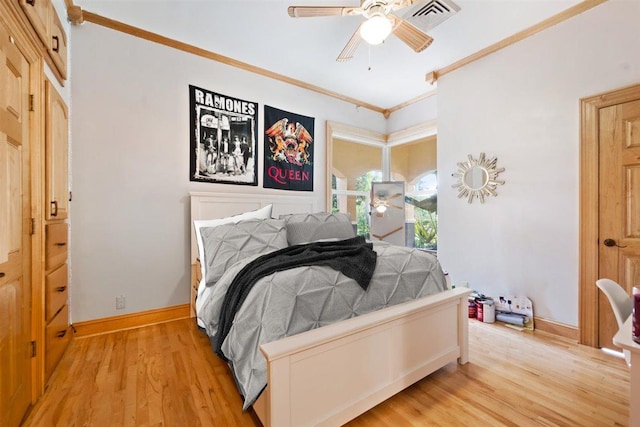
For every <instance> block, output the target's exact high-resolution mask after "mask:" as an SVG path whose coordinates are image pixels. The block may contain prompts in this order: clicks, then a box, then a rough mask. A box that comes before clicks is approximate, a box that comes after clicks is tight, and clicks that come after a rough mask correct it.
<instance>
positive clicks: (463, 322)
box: [253, 288, 471, 427]
mask: <svg viewBox="0 0 640 427" xmlns="http://www.w3.org/2000/svg"><path fill="white" fill-rule="evenodd" d="M470 292H471V291H470V290H469V289H465V288H458V289H453V290H450V291H446V292H443V293H440V294H437V295H432V296H429V297H426V298H422V299H420V300H417V301H412V302H408V303H405V304H400V305H396V306H393V307H389V308H387V309H384V310H380V311H377V312H374V313H369V314H366V315H362V316H359V317H355V318H353V319H349V320H346V321H343V322H339V323H336V324H333V325H329V326H325V327H322V328H318V329H315V330H313V331H309V332H305V333H302V334H299V335H295V336H292V337H288V338H285V339H282V340H279V341H275V342H272V343H268V344H264V345H262V346H261V347H260V349H261V351H262V353H263V354H264V355H265V357H266V359H267V364H268V386H267V388H266V389H265V391H264V392H263V393H262V395H261V396H260V399H259V400H258V401H257V402H256V403H255V404H254V406H253V407H254V410H255V411H256V413H257V414H258V417H259V418H260V420H261V421H262V424H263V425H264V426H265V427H287V426H291V427H293V426H295V427H300V426H318V425H321V426H339V425H342V424H344V423H346V422H347V421H349V420H351V419H353V418H355V417H357V416H358V415H360V414H362V413H363V412H365V411H367V410H368V409H370V408H372V407H374V406H375V405H377V404H378V403H380V402H382V401H384V400H386V399H388V398H389V397H391V396H393V395H394V394H396V393H397V392H399V391H400V390H403V389H404V388H406V387H408V386H409V385H411V384H413V383H415V382H416V381H418V380H420V379H422V378H424V377H425V376H426V375H429V374H430V373H432V372H434V371H435V370H437V369H439V368H441V367H442V366H444V365H446V364H448V363H450V362H452V361H455V360H458V363H460V364H464V363H467V361H468V324H467V322H468V319H467V296H468V294H469V293H470Z"/></svg>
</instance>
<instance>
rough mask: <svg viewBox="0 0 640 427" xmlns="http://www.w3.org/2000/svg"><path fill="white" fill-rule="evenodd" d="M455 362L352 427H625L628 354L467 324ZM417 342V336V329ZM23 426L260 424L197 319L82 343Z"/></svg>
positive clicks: (71, 352) (69, 355) (62, 365)
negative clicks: (460, 360)
mask: <svg viewBox="0 0 640 427" xmlns="http://www.w3.org/2000/svg"><path fill="white" fill-rule="evenodd" d="M469 326H470V328H469V335H470V336H469V340H470V363H469V364H467V365H465V366H458V365H456V364H450V365H447V366H446V367H444V368H442V369H440V370H438V371H436V372H435V373H433V374H432V375H430V376H428V377H427V378H425V379H423V380H422V381H420V382H418V383H416V384H414V385H413V386H411V387H409V388H408V389H407V390H405V391H403V392H401V393H399V394H397V395H396V396H394V397H393V398H391V399H389V400H388V401H386V402H383V403H382V404H380V405H378V406H376V407H375V408H373V409H372V410H370V411H368V412H366V413H365V414H363V415H361V416H360V417H358V418H356V419H355V420H353V421H352V422H350V423H349V424H348V425H349V426H352V427H355V426H598V427H600V426H626V425H628V423H629V422H628V415H629V398H628V394H629V372H628V369H627V367H626V365H625V363H624V360H622V359H619V358H616V357H613V356H610V355H607V354H604V353H603V352H602V351H600V350H597V349H593V348H590V347H585V346H580V345H577V344H574V343H572V342H570V341H568V340H566V339H563V338H558V337H555V336H553V335H548V334H544V333H539V332H537V333H528V332H519V331H515V330H512V329H509V328H507V327H505V326H503V325H499V324H483V323H480V322H478V321H476V320H470V325H469ZM416 339H419V337H416ZM24 426H47V427H49V426H65V427H67V426H109V427H110V426H180V427H182V426H188V427H191V426H216V427H223V426H260V422H259V421H258V419H257V417H256V416H255V415H254V414H253V413H252V412H251V411H249V412H245V413H243V412H242V411H241V402H240V398H239V397H238V393H237V391H236V389H235V385H234V382H233V378H232V376H231V374H230V373H229V371H228V369H227V367H226V365H225V364H224V363H222V362H221V361H220V360H219V359H218V358H217V356H215V355H214V354H213V352H212V350H211V348H210V346H209V341H208V339H207V337H206V336H205V335H204V333H202V332H200V331H199V330H198V329H197V327H196V326H195V323H194V321H193V320H191V319H185V320H180V321H175V322H169V323H164V324H159V325H154V326H147V327H143V328H139V329H133V330H129V331H122V332H116V333H111V334H106V335H100V336H93V337H87V338H80V339H75V340H74V341H73V342H72V343H71V345H70V346H69V349H68V350H67V352H66V354H65V355H64V357H63V359H62V361H61V363H60V365H59V366H58V368H57V370H56V371H55V373H54V374H53V376H52V378H51V381H50V383H49V387H48V389H47V391H46V392H45V394H44V396H43V397H42V399H40V401H39V402H38V403H37V404H36V406H35V407H34V408H33V410H32V411H31V413H30V415H29V417H28V418H27V420H26V421H25V423H24Z"/></svg>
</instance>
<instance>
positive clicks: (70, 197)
mask: <svg viewBox="0 0 640 427" xmlns="http://www.w3.org/2000/svg"><path fill="white" fill-rule="evenodd" d="M72 200H73V191H69V201H72Z"/></svg>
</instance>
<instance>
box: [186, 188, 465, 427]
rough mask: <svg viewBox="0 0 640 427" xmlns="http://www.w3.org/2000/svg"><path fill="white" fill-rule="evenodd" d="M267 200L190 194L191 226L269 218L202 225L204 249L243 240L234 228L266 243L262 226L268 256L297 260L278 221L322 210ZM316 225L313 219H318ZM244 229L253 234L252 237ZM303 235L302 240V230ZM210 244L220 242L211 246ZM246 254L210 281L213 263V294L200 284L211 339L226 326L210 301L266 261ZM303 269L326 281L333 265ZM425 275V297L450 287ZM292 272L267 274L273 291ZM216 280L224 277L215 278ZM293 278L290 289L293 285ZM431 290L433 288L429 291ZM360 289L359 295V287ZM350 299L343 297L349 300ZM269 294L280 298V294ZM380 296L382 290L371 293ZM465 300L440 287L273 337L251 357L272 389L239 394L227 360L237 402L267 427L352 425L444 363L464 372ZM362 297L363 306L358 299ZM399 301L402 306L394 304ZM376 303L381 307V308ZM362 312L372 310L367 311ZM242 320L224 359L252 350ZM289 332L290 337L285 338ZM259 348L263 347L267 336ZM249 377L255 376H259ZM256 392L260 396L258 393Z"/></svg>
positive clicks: (303, 201) (255, 303) (256, 303)
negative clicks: (285, 255) (458, 366)
mask: <svg viewBox="0 0 640 427" xmlns="http://www.w3.org/2000/svg"><path fill="white" fill-rule="evenodd" d="M261 197H264V196H257V195H255V196H251V195H229V194H215V193H191V215H192V218H191V219H192V221H204V222H203V223H204V224H207V221H211V220H213V224H214V227H218V225H220V224H216V221H215V219H216V218H218V219H222V218H229V217H232V216H233V215H234V214H241V213H243V212H244V213H245V215H246V213H247V212H253V214H250V215H249V216H251V215H254V216H255V215H257V216H260V215H262V216H263V218H244V217H241V219H239V220H237V221H236V222H233V221H232V224H233V225H223V226H221V227H219V228H216V229H215V230H213V228H212V227H206V226H205V227H202V228H201V230H202V232H203V233H208V237H206V239H207V241H206V243H205V244H208V245H210V247H215V248H216V249H215V250H212V249H210V248H209V249H207V254H211V253H213V252H214V251H222V252H224V247H225V246H224V245H226V243H225V242H226V240H225V239H226V238H227V237H229V236H231V237H230V239H231V240H234V239H235V240H237V236H236V235H234V234H233V233H238V229H241V231H240V232H241V233H245V234H246V233H248V234H250V235H253V236H258V235H259V236H261V239H262V236H263V231H262V228H264V227H270V228H274V229H275V231H274V232H273V233H274V234H273V235H274V236H276V237H268V238H264V239H262V240H264V242H267V241H268V242H267V243H264V242H262V243H260V244H266V245H267V246H269V245H272V246H273V248H272V247H271V246H269V251H271V250H272V249H273V251H274V253H278V252H283V253H287V252H289V253H290V252H292V251H291V248H297V247H298V246H301V247H302V246H304V244H301V245H299V243H300V242H298V241H293V242H291V239H292V237H291V235H289V236H288V237H287V238H286V239H285V242H284V243H283V242H282V233H283V231H282V229H281V227H282V222H283V221H284V222H285V229H286V221H288V220H289V219H290V218H292V217H296V214H299V215H297V217H300V216H302V217H304V215H305V214H307V213H308V212H318V211H319V209H318V207H317V206H316V205H315V203H316V202H315V199H314V198H313V197H306V196H295V197H291V196H280V195H278V196H270V197H268V201H263V200H261ZM256 212H257V213H256ZM283 214H288V215H286V216H285V219H284V220H270V219H266V217H267V216H268V217H274V218H279V217H281V216H283ZM288 218H289V219H288ZM315 219H316V217H315V216H314V220H315ZM330 219H331V218H330ZM238 224H239V225H238ZM289 225H291V222H289ZM335 225H336V224H334V226H335ZM252 227H254V228H252ZM255 227H262V228H260V231H256V230H258V229H257V228H255ZM245 228H248V229H249V230H250V231H248V232H247V230H245ZM291 229H293V227H291V226H290V227H289V230H291ZM305 230H307V229H306V228H303V229H302V232H301V235H300V236H297V237H296V238H297V239H302V240H304V239H305V238H308V237H309V236H308V235H306V236H303V235H304V234H305V232H306V231H305ZM222 231H224V233H222ZM228 233H231V234H228ZM298 233H299V234H300V232H298ZM336 233H338V235H339V236H340V235H341V233H346V229H345V228H344V226H343V225H340V227H338V228H335V227H334V228H333V231H332V232H331V233H330V234H332V235H334V234H336ZM222 234H224V236H225V237H224V238H223V237H219V236H221V235H222ZM265 235H266V234H265ZM212 236H215V237H212ZM285 236H286V234H285ZM199 237H200V236H196V235H195V233H192V264H193V265H194V267H193V268H192V274H194V275H195V276H196V277H195V278H194V283H195V282H198V280H197V277H198V276H200V275H201V274H200V273H202V272H203V270H202V269H201V268H200V266H198V267H195V266H196V265H197V262H196V261H197V260H198V259H204V260H205V263H206V260H208V259H209V260H210V259H211V257H210V256H209V257H207V256H206V255H204V254H202V253H199V247H200V245H198V244H197V243H196V242H197V240H198V238H199ZM296 238H294V240H295V239H296ZM211 239H214V242H213V243H212V240H211ZM215 239H218V240H215ZM335 240H336V239H324V238H323V236H317V235H316V236H314V238H313V241H314V242H322V243H313V245H314V247H316V246H318V247H320V246H322V247H332V248H334V247H335V245H336V243H333V242H334V241H335ZM356 240H357V239H356ZM339 241H340V242H343V243H340V244H347V243H348V244H349V245H352V244H353V245H355V244H356V243H358V244H360V243H362V242H359V241H358V242H355V240H353V239H351V240H349V239H348V238H345V239H340V240H339ZM220 242H222V243H220ZM324 242H327V243H324ZM344 242H346V243H344ZM305 243H306V242H305ZM323 245H324V246H323ZM221 248H222V249H221ZM278 248H279V249H278ZM350 248H351V246H350ZM323 250H324V249H323ZM372 250H373V251H375V252H376V254H377V257H378V262H379V263H380V262H385V261H384V259H383V258H382V255H381V254H385V253H388V254H390V255H389V256H387V261H388V260H391V259H395V258H394V257H396V256H398V253H396V252H395V251H404V249H397V248H389V247H382V248H381V247H376V248H373V249H372ZM243 253H248V254H249V255H247V256H242V257H241V258H242V260H240V259H238V258H236V259H235V260H234V259H231V261H230V264H229V265H223V266H222V267H221V268H219V270H221V271H218V272H217V273H215V274H214V273H212V269H213V264H212V265H210V267H211V268H209V269H208V270H207V272H206V273H205V276H204V277H205V279H206V280H209V282H210V283H213V282H215V286H209V288H210V289H205V288H203V287H202V286H199V288H200V289H198V290H196V294H197V295H198V301H197V303H196V302H194V301H192V304H193V305H194V312H198V322H199V324H200V326H202V327H203V328H204V329H205V330H206V331H207V332H210V331H209V329H210V328H211V325H210V323H211V324H214V326H213V331H214V334H213V335H216V334H217V332H219V331H218V329H217V328H219V329H224V328H222V327H221V326H220V325H216V324H215V321H213V320H211V319H212V318H217V316H218V312H217V311H216V310H218V308H215V307H218V305H219V303H217V302H216V303H214V302H207V301H212V300H216V298H224V292H225V291H224V287H225V286H229V284H230V283H231V282H233V277H234V275H235V274H236V273H238V272H241V271H245V269H244V266H245V264H248V263H251V262H254V261H255V260H256V259H257V258H264V257H265V255H263V254H262V253H257V252H256V253H255V254H254V253H252V252H251V248H249V251H248V252H246V250H244V252H243ZM278 256H281V255H278ZM422 256H423V254H418V253H414V254H413V255H412V256H411V258H412V259H413V258H416V257H418V258H420V257H422ZM424 256H428V255H424ZM380 260H383V261H380ZM420 261H422V259H420ZM379 265H380V264H379ZM303 268H308V269H311V271H312V272H311V275H313V276H314V277H315V276H319V275H321V274H324V273H321V272H322V271H326V270H321V269H322V268H325V269H327V268H328V267H323V266H307V267H303ZM429 268H430V269H433V273H432V274H431V273H425V279H424V284H422V285H420V291H419V292H431V291H425V290H424V288H425V287H430V286H436V287H442V286H444V287H446V286H445V285H443V284H442V283H440V282H442V281H443V277H442V276H441V271H438V270H440V267H439V265H438V264H437V261H436V262H435V263H434V264H433V267H429ZM234 269H235V270H234ZM414 270H415V269H414ZM294 271H298V270H295V269H293V270H287V271H285V272H279V273H275V274H273V275H271V276H268V277H269V279H268V280H270V281H272V282H273V283H275V285H273V286H274V288H273V289H277V287H278V280H279V279H278V275H279V274H281V275H282V276H283V278H282V281H286V280H287V278H286V275H287V274H293V273H292V272H294ZM412 271H413V270H412ZM377 272H378V269H376V273H374V274H373V276H372V277H370V279H371V282H370V284H369V286H370V288H369V289H368V291H370V293H371V289H378V288H376V286H379V285H378V282H381V281H383V279H381V278H380V277H378V276H376V275H377V274H378V273H377ZM216 274H217V275H218V276H217V277H213V276H215V275H216ZM296 274H298V276H292V277H301V276H300V275H299V273H296ZM335 274H336V275H338V274H339V273H337V272H336V273H335ZM212 277H213V279H212ZM350 277H351V276H350ZM399 277H400V276H399ZM206 280H205V281H206ZM263 280H266V279H263ZM289 280H290V281H291V282H292V283H293V281H292V280H291V279H289ZM340 280H342V279H340ZM348 280H351V279H348ZM296 281H297V279H296ZM427 282H429V284H428V285H427ZM432 282H433V283H432ZM258 283H260V282H258ZM205 286H206V285H205ZM341 286H344V288H343V287H341V288H340V289H352V291H353V292H356V291H355V289H357V287H358V286H359V284H358V283H356V282H355V281H353V280H351V282H349V283H347V282H345V284H344V285H341ZM349 286H351V288H349ZM360 286H361V287H362V285H360ZM203 289H205V290H206V291H208V292H209V293H208V294H207V295H206V296H203V293H204V292H205V290H203ZM264 289H265V288H264V286H258V285H256V288H255V289H254V290H252V292H251V293H250V294H249V295H250V296H251V297H253V296H254V295H258V296H256V297H255V298H256V299H253V300H250V298H251V297H247V301H246V302H245V305H244V306H243V308H242V309H241V310H245V312H249V311H250V310H254V308H255V307H263V306H262V305H261V304H262V302H261V301H263V300H264V299H260V298H261V297H260V295H267V294H261V292H267V291H264ZM352 291H346V292H347V293H352ZM268 292H273V295H276V296H277V295H278V294H277V293H275V291H268ZM375 292H377V291H374V292H373V293H375ZM408 292H414V291H408ZM416 292H418V291H416ZM469 292H470V291H469V290H467V289H464V288H459V289H444V288H443V289H438V292H436V293H431V294H429V295H428V296H421V297H419V298H418V299H412V300H410V301H407V302H401V303H397V304H395V303H394V305H390V306H388V307H386V308H383V309H379V310H375V311H370V312H366V310H365V312H366V314H360V315H358V316H356V317H351V318H348V319H345V320H340V321H338V322H335V323H330V324H328V325H324V324H322V325H319V326H322V327H317V328H316V329H312V330H309V331H306V332H301V333H296V334H292V335H290V336H286V337H285V338H281V339H277V340H274V341H270V340H268V339H267V341H266V342H263V343H262V344H261V345H259V344H258V345H256V346H255V347H256V349H251V350H250V351H251V352H252V354H253V352H259V356H260V357H259V359H260V360H262V363H264V365H265V370H266V373H265V374H264V377H265V378H264V384H266V387H264V386H262V385H261V384H262V383H260V382H258V384H257V385H254V384H251V385H250V386H247V388H244V389H243V388H241V387H242V386H243V384H244V382H243V381H245V379H243V374H238V373H236V370H237V369H238V367H239V366H240V362H236V361H235V360H234V359H230V360H229V363H230V366H232V367H233V368H234V370H233V372H234V375H235V376H236V381H237V383H238V385H239V389H240V390H242V392H241V394H242V395H243V396H245V405H247V406H248V405H251V407H252V408H253V410H254V411H255V412H256V414H257V415H258V417H259V419H260V420H261V422H262V424H263V425H265V426H278V427H279V426H311V425H314V426H315V425H326V426H337V425H342V424H344V423H346V422H347V421H349V420H351V419H353V418H355V417H356V416H358V415H359V414H361V413H363V412H365V411H366V410H368V409H370V408H372V407H373V406H375V405H377V404H378V403H380V402H382V401H384V400H386V399H387V398H389V397H390V396H392V395H394V394H395V393H397V392H399V391H401V390H402V389H404V388H406V387H408V386H409V385H411V384H413V383H414V382H416V381H418V380H420V379H422V378H424V377H425V376H427V375H429V374H430V373H432V372H434V371H435V370H437V369H439V368H440V367H442V366H444V365H446V364H448V363H451V362H454V361H457V362H458V363H460V364H464V363H467V361H468V338H467V296H468V294H469ZM214 293H216V294H218V295H220V296H218V297H215V298H214V297H212V296H211V295H213V294H214ZM365 294H366V293H365ZM268 295H269V296H271V295H272V294H271V293H268ZM420 295H422V294H420ZM274 298H276V297H274ZM358 298H360V299H363V298H361V297H358ZM393 298H395V294H394V296H384V297H383V299H385V301H386V299H393ZM276 299H277V298H276ZM335 301H338V299H334V300H332V303H331V304H333V303H334V302H335ZM398 301H401V300H400V299H398ZM198 304H199V306H198ZM216 304H218V305H216ZM372 304H373V305H375V303H372ZM348 305H349V307H351V308H353V307H355V303H354V302H349V303H348ZM361 305H362V306H366V304H365V303H362V304H361ZM221 306H222V307H224V306H225V305H224V304H222V305H221ZM212 307H214V308H212ZM247 307H248V308H247ZM367 310H368V309H367ZM356 311H358V309H356ZM245 312H241V311H239V312H238V313H237V314H235V315H236V316H238V317H237V320H236V322H237V325H236V324H235V322H234V325H233V326H232V328H235V329H232V330H231V331H229V332H228V333H229V338H228V339H226V340H225V341H224V343H225V345H226V347H222V346H221V345H219V346H218V349H220V348H223V349H224V351H225V352H228V354H233V353H234V351H235V350H233V349H234V346H235V348H237V349H240V350H242V351H244V349H246V348H248V347H249V346H248V345H246V344H236V343H240V341H236V339H240V338H239V337H241V336H242V335H243V334H245V332H244V331H246V330H248V327H247V325H251V324H252V322H253V323H255V322H254V321H247V322H248V323H242V322H244V320H243V319H245V318H246V317H247V316H246V315H245V314H244V313H245ZM204 313H208V315H211V313H214V314H215V315H213V316H210V317H207V316H205V315H204ZM287 316H289V317H291V315H290V314H289V315H286V316H285V317H287ZM203 319H204V321H203ZM203 323H206V324H203ZM276 323H277V322H276ZM317 326H318V325H317ZM264 329H268V328H264V327H262V326H261V327H260V331H261V333H262V331H263V330H264ZM275 329H277V328H275ZM294 329H295V328H294ZM238 331H240V332H238ZM287 334H288V332H287V333H286V334H285V335H287ZM247 335H248V336H249V338H247V339H248V340H249V341H250V342H251V341H255V342H258V340H257V338H256V336H258V335H260V334H253V335H252V333H248V334H247ZM211 338H212V345H213V346H214V348H215V345H216V344H215V343H214V342H215V341H216V339H215V337H214V336H211ZM267 338H269V336H267ZM261 340H262V341H264V340H263V339H262V338H261ZM218 344H220V342H218ZM222 354H223V355H224V354H227V353H222ZM223 357H224V356H223ZM257 359H258V358H256V360H257ZM239 372H242V369H239ZM249 372H250V373H252V372H258V368H256V367H255V365H251V363H249ZM246 376H247V377H253V376H254V375H253V374H250V375H246ZM255 376H256V377H260V375H258V374H255ZM256 381H257V380H256ZM256 391H259V392H258V393H257V392H256ZM251 396H255V397H257V400H256V399H253V398H251Z"/></svg>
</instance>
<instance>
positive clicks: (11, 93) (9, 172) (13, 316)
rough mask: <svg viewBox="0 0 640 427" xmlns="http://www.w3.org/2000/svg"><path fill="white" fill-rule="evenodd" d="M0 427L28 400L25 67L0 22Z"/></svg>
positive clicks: (15, 419)
mask: <svg viewBox="0 0 640 427" xmlns="http://www.w3.org/2000/svg"><path fill="white" fill-rule="evenodd" d="M0 65H1V66H0V367H1V369H2V375H0V425H2V426H17V425H18V424H19V423H20V420H21V419H22V416H23V415H24V413H25V411H26V409H27V407H28V405H29V403H30V400H31V345H30V336H31V330H30V329H31V274H30V269H31V258H30V257H31V243H30V235H29V224H30V212H31V208H30V183H29V173H30V170H29V161H30V159H29V111H28V110H29V102H28V101H29V86H28V85H29V64H28V62H27V60H26V59H25V58H24V56H23V55H22V53H21V52H20V50H19V49H18V48H17V47H16V46H15V45H14V44H13V39H12V38H10V36H9V32H8V30H7V27H6V25H5V23H4V22H3V21H2V20H1V19H0Z"/></svg>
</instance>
